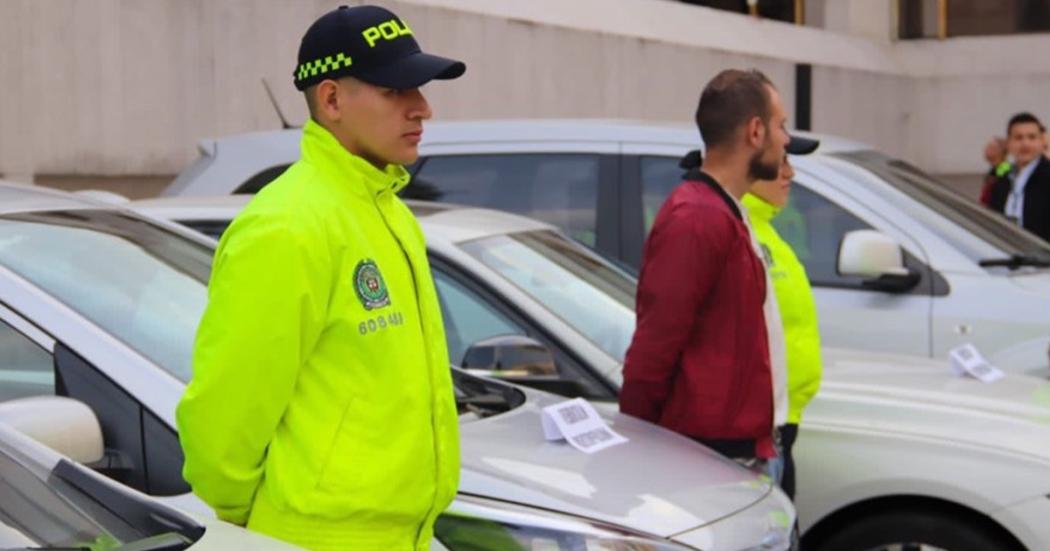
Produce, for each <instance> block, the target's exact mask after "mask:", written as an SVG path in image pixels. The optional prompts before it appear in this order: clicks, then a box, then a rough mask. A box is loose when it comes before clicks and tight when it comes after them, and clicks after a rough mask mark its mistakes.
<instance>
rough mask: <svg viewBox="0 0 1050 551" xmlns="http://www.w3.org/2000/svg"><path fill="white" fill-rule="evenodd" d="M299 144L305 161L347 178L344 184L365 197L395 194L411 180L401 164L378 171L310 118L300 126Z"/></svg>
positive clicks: (387, 166)
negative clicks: (385, 193)
mask: <svg viewBox="0 0 1050 551" xmlns="http://www.w3.org/2000/svg"><path fill="white" fill-rule="evenodd" d="M301 147H302V155H303V160H304V161H306V162H308V163H311V164H314V165H316V166H318V167H321V168H322V170H325V171H330V172H333V173H335V174H338V175H340V176H343V177H346V178H348V179H349V180H350V181H349V182H346V183H345V184H344V185H346V186H349V187H350V189H351V191H354V192H357V193H361V194H364V195H366V196H368V197H372V198H375V197H378V196H379V194H380V193H383V192H385V191H390V192H391V193H397V192H398V191H400V190H401V189H402V188H404V187H405V186H406V185H408V181H409V179H410V175H409V173H408V171H407V170H405V167H403V166H401V165H395V164H389V165H386V169H385V170H379V169H378V168H376V167H375V166H373V165H372V163H369V162H368V161H366V160H364V159H362V158H361V157H358V156H357V155H354V154H352V153H350V152H349V151H347V150H346V148H344V147H343V145H342V144H341V143H339V140H337V139H335V136H333V135H332V133H331V132H329V131H328V129H326V128H325V127H323V126H321V125H320V124H317V123H316V122H314V120H313V119H309V120H307V121H306V125H305V126H303V141H302V146H301Z"/></svg>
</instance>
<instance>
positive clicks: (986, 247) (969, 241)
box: [834, 151, 1050, 262]
mask: <svg viewBox="0 0 1050 551" xmlns="http://www.w3.org/2000/svg"><path fill="white" fill-rule="evenodd" d="M834 156H835V157H838V158H840V159H843V160H845V161H847V162H849V163H851V164H853V165H856V166H860V167H862V168H864V169H867V170H868V171H870V172H873V173H875V174H876V175H878V176H879V177H880V178H881V179H882V180H884V181H885V182H887V183H889V184H890V185H891V186H893V187H894V188H896V189H898V190H900V191H901V192H903V193H904V194H905V195H907V196H908V197H910V198H912V199H914V200H915V201H918V202H919V203H920V204H922V205H923V206H924V207H926V208H928V209H930V210H932V211H934V212H936V213H937V214H939V215H940V218H939V219H938V218H932V217H930V216H928V215H925V213H917V214H918V216H919V217H920V218H921V219H922V220H924V221H926V223H927V227H928V228H929V229H931V230H933V231H934V232H936V233H937V234H938V235H939V236H940V237H941V238H942V239H944V240H945V241H947V242H948V243H951V244H952V245H953V246H954V247H955V248H956V249H957V250H958V251H959V252H961V253H963V254H965V255H966V256H967V257H968V258H970V259H972V260H973V261H974V262H980V261H987V260H992V259H996V258H1010V257H1017V256H1023V257H1032V258H1036V259H1044V260H1046V259H1050V244H1048V243H1046V242H1044V241H1043V240H1041V239H1039V238H1038V237H1036V236H1034V235H1032V234H1030V233H1028V232H1026V231H1024V230H1022V229H1020V228H1018V227H1017V226H1015V225H1013V224H1011V223H1010V222H1008V221H1007V220H1006V219H1004V218H1003V217H1002V216H999V215H998V214H997V213H995V212H993V211H991V210H990V209H988V208H985V207H984V206H982V205H980V204H979V203H977V202H976V201H973V200H971V199H968V198H966V197H964V196H962V195H960V194H959V193H957V192H955V191H952V190H951V189H950V188H948V187H947V186H946V185H945V184H942V183H940V182H938V181H936V180H934V179H933V178H931V177H930V176H928V175H926V174H925V173H923V172H922V171H921V170H919V169H918V168H915V167H914V166H911V165H909V164H908V163H906V162H904V161H901V160H897V159H893V158H891V157H888V156H886V155H884V154H882V153H878V152H876V151H855V152H849V153H837V154H834ZM902 208H907V206H905V205H903V204H902Z"/></svg>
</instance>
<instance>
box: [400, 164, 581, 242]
mask: <svg viewBox="0 0 1050 551" xmlns="http://www.w3.org/2000/svg"><path fill="white" fill-rule="evenodd" d="M599 160H600V157H599V156H598V155H591V154H506V155H494V154H493V155H443V156H437V157H430V158H428V159H426V161H425V162H424V163H423V164H422V166H421V167H420V168H419V170H418V172H417V173H416V175H415V178H414V179H413V181H412V183H411V184H410V185H409V186H408V187H407V188H406V189H405V190H404V191H403V192H402V196H404V197H405V198H409V199H427V200H437V201H442V202H446V203H457V204H461V205H472V206H482V207H487V208H494V209H499V210H505V211H509V212H515V213H518V214H523V215H525V216H529V217H531V218H536V219H538V220H542V221H544V222H547V223H549V224H552V225H555V226H557V227H559V228H561V229H562V230H563V231H565V232H566V233H567V234H569V235H570V236H571V237H572V238H573V239H576V240H577V241H580V242H581V243H583V244H585V245H587V246H590V247H593V246H594V245H595V242H596V225H597V223H596V220H597V209H598V165H599Z"/></svg>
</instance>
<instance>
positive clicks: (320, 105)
mask: <svg viewBox="0 0 1050 551" xmlns="http://www.w3.org/2000/svg"><path fill="white" fill-rule="evenodd" d="M339 92H340V90H339V82H338V81H335V80H332V79H326V80H322V81H321V82H319V83H317V84H316V85H314V86H312V87H310V88H308V89H307V90H306V95H307V100H306V103H307V105H308V106H310V108H311V109H310V116H311V117H313V118H314V120H317V121H318V122H320V121H338V120H339V119H340V118H341V112H342V109H341V97H340V96H341V94H340V93H339ZM311 99H312V100H313V101H312V102H311Z"/></svg>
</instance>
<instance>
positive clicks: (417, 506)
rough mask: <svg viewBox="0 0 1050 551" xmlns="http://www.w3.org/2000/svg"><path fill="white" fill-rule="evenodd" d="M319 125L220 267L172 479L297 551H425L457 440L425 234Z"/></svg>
mask: <svg viewBox="0 0 1050 551" xmlns="http://www.w3.org/2000/svg"><path fill="white" fill-rule="evenodd" d="M407 182H408V173H407V172H406V171H405V169H404V168H402V167H400V166H389V167H387V169H386V170H385V171H380V170H378V169H376V168H374V167H373V166H372V165H370V164H368V163H367V162H366V161H364V160H363V159H360V158H358V157H355V156H353V155H351V154H349V153H348V152H347V151H346V150H345V149H343V147H342V146H341V145H340V144H339V143H338V141H336V139H335V138H334V137H333V136H332V135H331V134H330V133H329V132H328V131H327V130H325V129H324V128H322V127H321V126H320V125H318V124H316V123H313V122H308V123H307V125H306V127H305V128H304V131H303V140H302V159H301V160H300V161H299V162H297V163H295V164H294V165H292V166H291V167H290V168H289V169H288V171H287V172H285V173H284V175H282V176H281V177H280V178H278V179H277V180H275V181H274V182H273V183H271V184H270V185H268V186H267V187H266V188H265V189H263V190H262V191H261V192H260V193H259V194H258V195H257V196H256V197H255V198H254V199H253V200H252V201H251V203H249V205H248V206H247V207H246V208H245V209H244V211H243V212H242V213H241V214H240V215H239V216H238V217H237V218H236V219H235V220H234V221H233V223H232V224H231V225H230V227H229V229H228V230H227V231H226V233H225V234H224V235H223V237H222V240H221V242H220V243H219V248H218V250H217V252H216V254H215V262H214V266H213V268H212V276H211V282H210V284H209V288H208V291H209V299H208V306H207V309H206V310H205V313H204V317H203V319H202V320H201V324H200V327H199V329H198V331H197V338H196V343H195V348H194V354H193V379H192V381H191V382H190V384H189V387H188V388H187V389H186V394H185V396H184V397H183V399H182V402H181V403H180V404H179V406H178V410H177V415H176V417H177V422H178V429H179V436H180V439H181V442H182V448H183V451H184V452H185V456H186V462H185V466H184V469H183V476H184V477H185V478H186V480H187V481H188V482H189V483H190V485H191V486H192V487H193V491H194V492H195V493H196V494H197V495H198V496H200V497H201V498H202V499H203V500H204V501H205V502H206V503H208V504H209V505H211V506H212V507H214V508H215V510H216V512H217V513H218V515H219V517H220V518H222V519H224V520H228V521H230V522H234V523H237V524H242V525H244V524H245V523H247V526H248V528H250V529H252V530H257V531H259V532H263V533H267V534H269V535H272V536H274V537H277V538H279V539H283V540H285V541H289V542H292V543H295V544H298V545H301V546H303V547H306V548H308V549H383V550H402V549H406V550H407V549H419V550H422V549H429V548H430V539H431V535H432V530H433V523H434V520H435V519H436V517H437V515H438V514H439V513H440V512H441V511H443V510H444V509H445V507H446V506H447V505H448V504H449V503H450V502H451V500H452V498H453V497H454V496H455V493H456V488H457V485H458V479H459V436H458V424H457V414H456V405H455V398H454V395H453V391H452V381H451V374H450V371H449V360H448V351H447V348H446V344H445V333H444V327H443V324H442V319H441V311H440V307H439V305H438V298H437V293H436V291H435V289H434V283H433V279H432V277H431V273H430V267H429V264H428V262H427V256H426V247H425V244H424V240H423V234H422V231H421V230H420V228H419V225H418V223H417V222H416V220H415V218H414V217H413V216H412V213H411V212H410V211H409V209H408V207H406V206H405V204H404V203H402V202H401V200H400V199H398V197H397V196H396V195H395V192H396V191H397V190H398V189H400V188H401V187H403V186H404V185H405V184H407Z"/></svg>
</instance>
